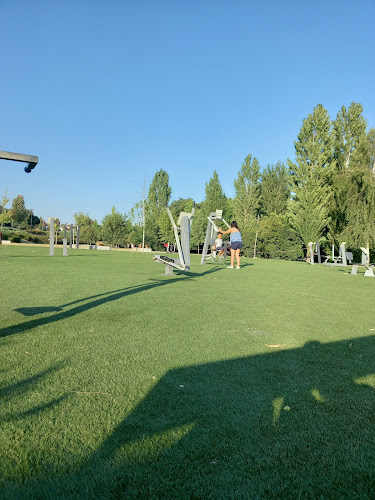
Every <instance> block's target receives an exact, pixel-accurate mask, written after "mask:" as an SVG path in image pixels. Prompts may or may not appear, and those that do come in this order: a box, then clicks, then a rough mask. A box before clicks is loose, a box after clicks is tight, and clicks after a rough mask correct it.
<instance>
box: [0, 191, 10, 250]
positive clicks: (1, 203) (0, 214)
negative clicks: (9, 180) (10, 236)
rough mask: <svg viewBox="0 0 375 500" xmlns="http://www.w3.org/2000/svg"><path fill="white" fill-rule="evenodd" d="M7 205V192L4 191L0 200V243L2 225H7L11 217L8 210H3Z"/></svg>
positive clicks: (0, 239)
mask: <svg viewBox="0 0 375 500" xmlns="http://www.w3.org/2000/svg"><path fill="white" fill-rule="evenodd" d="M8 203H9V198H8V196H7V192H6V191H5V193H4V195H3V197H2V198H1V200H0V220H1V226H0V242H1V241H2V238H3V224H8V223H9V222H10V221H11V216H10V212H9V210H5V207H6V206H7V205H8Z"/></svg>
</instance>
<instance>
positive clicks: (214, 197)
mask: <svg viewBox="0 0 375 500" xmlns="http://www.w3.org/2000/svg"><path fill="white" fill-rule="evenodd" d="M216 210H222V211H223V218H224V219H226V218H227V217H228V204H227V197H226V196H225V193H224V191H223V188H222V186H221V183H220V180H219V175H218V173H217V171H216V170H214V172H213V174H212V177H211V178H210V179H209V181H208V182H206V186H205V199H204V200H203V202H202V203H198V204H197V205H196V210H195V215H194V220H193V227H192V231H191V244H192V246H198V245H202V244H203V243H204V240H205V236H206V230H207V223H208V220H207V217H208V216H209V215H210V213H211V212H215V211H216Z"/></svg>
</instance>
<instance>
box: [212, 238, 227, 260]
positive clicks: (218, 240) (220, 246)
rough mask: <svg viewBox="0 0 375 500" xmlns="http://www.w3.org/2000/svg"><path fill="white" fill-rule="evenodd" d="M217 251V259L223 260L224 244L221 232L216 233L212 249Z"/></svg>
mask: <svg viewBox="0 0 375 500" xmlns="http://www.w3.org/2000/svg"><path fill="white" fill-rule="evenodd" d="M215 250H216V251H218V252H219V261H220V262H223V260H224V252H225V250H224V246H223V235H222V234H221V233H218V235H217V238H216V240H215V245H214V251H215Z"/></svg>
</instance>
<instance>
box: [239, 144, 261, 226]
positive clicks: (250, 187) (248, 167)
mask: <svg viewBox="0 0 375 500" xmlns="http://www.w3.org/2000/svg"><path fill="white" fill-rule="evenodd" d="M234 188H235V193H236V194H235V197H234V200H233V208H234V217H235V218H236V220H237V222H238V223H239V224H240V225H241V226H243V227H246V226H248V224H249V223H251V222H253V220H254V219H255V218H256V216H257V214H258V212H259V207H260V165H259V162H258V160H257V158H256V157H254V158H252V156H251V154H249V155H247V156H246V158H245V160H244V163H243V164H242V167H241V170H240V171H239V172H238V175H237V179H236V180H235V181H234Z"/></svg>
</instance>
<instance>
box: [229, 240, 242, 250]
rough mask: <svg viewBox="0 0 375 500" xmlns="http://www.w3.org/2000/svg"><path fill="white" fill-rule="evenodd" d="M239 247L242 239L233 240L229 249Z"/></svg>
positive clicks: (237, 248) (239, 248)
mask: <svg viewBox="0 0 375 500" xmlns="http://www.w3.org/2000/svg"><path fill="white" fill-rule="evenodd" d="M241 248H242V241H234V242H233V243H231V244H230V249H231V250H241Z"/></svg>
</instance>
